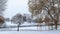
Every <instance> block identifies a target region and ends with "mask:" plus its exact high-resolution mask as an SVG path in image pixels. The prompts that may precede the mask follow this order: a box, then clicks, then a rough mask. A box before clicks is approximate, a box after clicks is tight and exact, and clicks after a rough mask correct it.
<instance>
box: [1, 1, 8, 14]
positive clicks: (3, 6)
mask: <svg viewBox="0 0 60 34" xmlns="http://www.w3.org/2000/svg"><path fill="white" fill-rule="evenodd" d="M6 2H7V0H0V15H2V14H3V11H5V9H6Z"/></svg>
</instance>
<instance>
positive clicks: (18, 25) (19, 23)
mask: <svg viewBox="0 0 60 34" xmlns="http://www.w3.org/2000/svg"><path fill="white" fill-rule="evenodd" d="M19 27H20V23H19V24H18V29H17V31H19Z"/></svg>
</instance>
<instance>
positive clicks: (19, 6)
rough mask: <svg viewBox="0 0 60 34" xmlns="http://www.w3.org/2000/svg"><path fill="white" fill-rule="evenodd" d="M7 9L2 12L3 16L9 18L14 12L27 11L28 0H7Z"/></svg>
mask: <svg viewBox="0 0 60 34" xmlns="http://www.w3.org/2000/svg"><path fill="white" fill-rule="evenodd" d="M6 7H7V9H6V10H5V12H4V16H5V17H7V18H8V17H9V18H11V17H12V16H14V15H15V14H16V13H27V14H30V13H29V12H28V0H8V2H7V6H6Z"/></svg>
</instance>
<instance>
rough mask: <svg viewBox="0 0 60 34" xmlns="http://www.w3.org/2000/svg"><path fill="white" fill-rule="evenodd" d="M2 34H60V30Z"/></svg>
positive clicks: (3, 32) (1, 33)
mask: <svg viewBox="0 0 60 34" xmlns="http://www.w3.org/2000/svg"><path fill="white" fill-rule="evenodd" d="M0 34H60V30H58V31H56V30H53V31H0Z"/></svg>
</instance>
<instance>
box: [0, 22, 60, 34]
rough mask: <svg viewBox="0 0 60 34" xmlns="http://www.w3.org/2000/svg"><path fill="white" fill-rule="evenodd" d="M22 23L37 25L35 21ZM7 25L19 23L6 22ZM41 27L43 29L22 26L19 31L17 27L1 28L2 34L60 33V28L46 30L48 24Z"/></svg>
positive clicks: (0, 32) (0, 33)
mask: <svg viewBox="0 0 60 34" xmlns="http://www.w3.org/2000/svg"><path fill="white" fill-rule="evenodd" d="M7 23H8V24H7ZM22 25H36V24H34V23H29V24H28V23H27V22H25V23H24V24H22ZM22 25H21V26H22ZM6 26H8V27H9V26H17V25H16V24H11V22H6ZM41 28H43V30H39V29H37V27H20V31H17V28H0V34H60V30H44V29H45V28H47V26H44V27H41Z"/></svg>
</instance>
